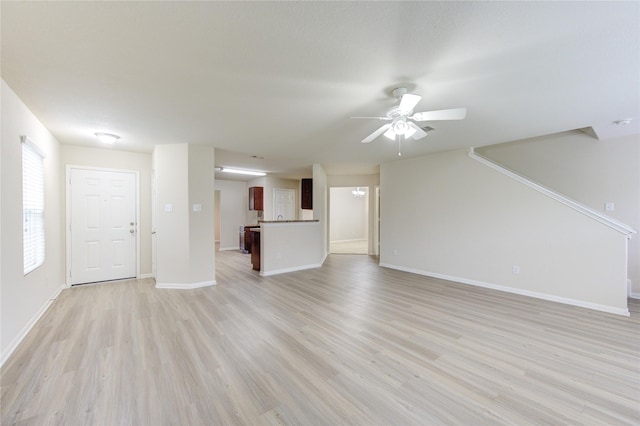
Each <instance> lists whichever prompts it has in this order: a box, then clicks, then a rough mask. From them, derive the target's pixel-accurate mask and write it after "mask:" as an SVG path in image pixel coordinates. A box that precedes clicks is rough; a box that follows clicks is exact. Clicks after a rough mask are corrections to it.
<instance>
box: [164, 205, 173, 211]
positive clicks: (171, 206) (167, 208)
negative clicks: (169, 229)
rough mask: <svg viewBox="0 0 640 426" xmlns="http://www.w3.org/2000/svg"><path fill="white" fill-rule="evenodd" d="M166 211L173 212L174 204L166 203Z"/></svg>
mask: <svg viewBox="0 0 640 426" xmlns="http://www.w3.org/2000/svg"><path fill="white" fill-rule="evenodd" d="M164 211H165V212H167V213H171V212H172V211H173V204H165V205H164Z"/></svg>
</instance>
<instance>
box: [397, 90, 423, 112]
mask: <svg viewBox="0 0 640 426" xmlns="http://www.w3.org/2000/svg"><path fill="white" fill-rule="evenodd" d="M420 99H422V96H420V95H412V94H410V93H407V94H404V95H402V99H400V105H398V110H399V111H401V112H404V113H407V114H408V113H410V112H411V111H412V110H413V108H414V107H415V106H416V105H418V102H420Z"/></svg>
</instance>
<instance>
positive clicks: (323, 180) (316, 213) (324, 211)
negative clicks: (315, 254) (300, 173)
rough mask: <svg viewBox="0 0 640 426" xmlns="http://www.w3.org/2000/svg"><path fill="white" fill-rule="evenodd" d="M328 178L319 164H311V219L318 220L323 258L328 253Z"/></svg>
mask: <svg viewBox="0 0 640 426" xmlns="http://www.w3.org/2000/svg"><path fill="white" fill-rule="evenodd" d="M327 182H328V178H327V173H326V172H325V171H324V168H323V167H322V166H321V165H320V164H314V165H313V219H314V220H318V221H319V222H320V228H321V230H322V252H323V253H324V256H323V262H324V258H326V257H327V254H328V253H329V226H328V224H329V209H328V199H329V197H328V191H329V190H328V187H329V186H328V183H327Z"/></svg>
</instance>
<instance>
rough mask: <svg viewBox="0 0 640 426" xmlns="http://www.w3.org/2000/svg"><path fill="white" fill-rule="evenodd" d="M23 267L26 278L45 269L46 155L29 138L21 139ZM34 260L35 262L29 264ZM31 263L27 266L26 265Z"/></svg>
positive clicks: (23, 137)
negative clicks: (36, 271) (39, 269)
mask: <svg viewBox="0 0 640 426" xmlns="http://www.w3.org/2000/svg"><path fill="white" fill-rule="evenodd" d="M20 141H21V156H22V164H21V167H22V256H23V258H22V264H23V272H24V276H27V275H28V274H30V273H31V272H33V271H35V270H36V269H38V268H40V267H41V266H42V265H44V261H45V257H46V244H45V177H44V159H45V155H44V152H43V151H42V150H41V149H40V147H39V146H38V145H36V144H35V143H34V142H33V141H32V140H31V139H30V138H29V137H28V136H25V135H23V136H21V137H20ZM29 259H33V260H32V261H28V260H29ZM27 262H28V263H27Z"/></svg>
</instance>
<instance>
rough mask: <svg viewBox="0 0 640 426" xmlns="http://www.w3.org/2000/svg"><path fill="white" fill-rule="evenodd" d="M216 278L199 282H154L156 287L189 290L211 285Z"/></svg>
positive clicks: (214, 282) (214, 283)
mask: <svg viewBox="0 0 640 426" xmlns="http://www.w3.org/2000/svg"><path fill="white" fill-rule="evenodd" d="M216 284H217V283H216V280H211V281H201V282H199V283H156V288H169V289H174V290H190V289H194V288H201V287H211V286H214V285H216Z"/></svg>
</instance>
